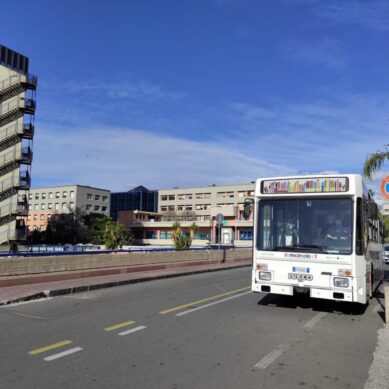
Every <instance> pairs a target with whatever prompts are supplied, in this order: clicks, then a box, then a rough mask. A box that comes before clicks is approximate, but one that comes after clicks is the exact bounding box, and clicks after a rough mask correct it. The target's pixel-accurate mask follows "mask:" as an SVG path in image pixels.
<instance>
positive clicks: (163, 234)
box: [159, 231, 172, 239]
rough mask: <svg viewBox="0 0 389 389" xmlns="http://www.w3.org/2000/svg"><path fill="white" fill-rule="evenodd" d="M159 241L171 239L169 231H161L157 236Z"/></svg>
mask: <svg viewBox="0 0 389 389" xmlns="http://www.w3.org/2000/svg"><path fill="white" fill-rule="evenodd" d="M159 237H160V239H171V238H172V232H171V231H161V232H160V234H159Z"/></svg>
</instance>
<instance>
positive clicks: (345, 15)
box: [315, 0, 389, 31]
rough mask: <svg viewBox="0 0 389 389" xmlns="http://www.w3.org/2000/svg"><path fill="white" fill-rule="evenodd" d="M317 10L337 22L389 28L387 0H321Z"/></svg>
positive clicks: (388, 4)
mask: <svg viewBox="0 0 389 389" xmlns="http://www.w3.org/2000/svg"><path fill="white" fill-rule="evenodd" d="M315 12H316V13H317V14H318V15H319V16H321V17H323V18H326V19H329V20H334V21H336V22H341V23H352V24H359V25H362V26H365V27H368V28H370V29H374V30H380V31H387V30H389V2H388V1H387V0H369V1H366V0H348V1H333V0H329V1H325V2H319V6H318V7H317V8H316V11H315Z"/></svg>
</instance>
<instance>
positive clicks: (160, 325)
mask: <svg viewBox="0 0 389 389" xmlns="http://www.w3.org/2000/svg"><path fill="white" fill-rule="evenodd" d="M249 284H250V269H249V268H243V269H242V268H241V269H235V270H227V271H221V272H217V273H205V274H199V275H193V276H186V277H179V278H172V279H165V280H158V281H152V282H147V283H143V284H134V285H128V286H122V287H118V288H113V289H106V290H98V291H94V292H86V293H80V294H75V295H69V296H63V297H56V298H52V299H47V300H42V301H39V302H31V303H25V304H19V305H14V306H9V307H3V308H0V323H1V329H2V331H1V335H0V339H1V346H2V347H1V348H0V361H1V364H0V387H1V388H2V389H8V388H12V389H13V388H15V389H19V388H20V389H21V388H23V389H25V388H40V389H45V388H50V389H52V388H72V389H74V388H83V389H88V388H93V389H96V388H136V389H138V388H140V389H141V388H147V389H150V388H152V389H154V388H155V389H165V388H166V389H181V388H190V389H192V388H198V389H200V388H201V389H207V388H212V389H217V388H223V389H229V388H234V389H236V388H288V389H290V388H323V389H324V388H325V389H327V388H353V389H355V388H363V386H364V383H365V381H366V380H367V376H368V369H369V366H370V364H371V362H372V360H373V352H374V349H375V345H376V340H377V330H378V329H380V328H382V326H383V314H382V307H381V304H382V300H383V296H382V295H380V294H378V295H377V297H376V298H374V299H373V300H371V302H370V304H369V306H368V307H367V308H366V310H364V312H355V311H353V310H351V309H350V307H349V306H348V305H347V304H344V303H343V304H342V303H333V302H326V301H320V300H313V299H309V298H301V299H300V298H291V297H283V296H265V295H262V294H253V293H251V292H249Z"/></svg>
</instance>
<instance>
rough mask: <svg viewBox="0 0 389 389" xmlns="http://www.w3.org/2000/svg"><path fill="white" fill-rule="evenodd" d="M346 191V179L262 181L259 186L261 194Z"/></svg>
mask: <svg viewBox="0 0 389 389" xmlns="http://www.w3.org/2000/svg"><path fill="white" fill-rule="evenodd" d="M347 191H348V178H347V177H325V178H291V179H283V180H265V181H262V185H261V193H263V194H286V193H327V192H347Z"/></svg>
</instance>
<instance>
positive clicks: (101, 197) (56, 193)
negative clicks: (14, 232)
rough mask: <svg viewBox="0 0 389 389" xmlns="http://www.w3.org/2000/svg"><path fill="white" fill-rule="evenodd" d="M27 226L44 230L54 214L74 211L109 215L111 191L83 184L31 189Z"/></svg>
mask: <svg viewBox="0 0 389 389" xmlns="http://www.w3.org/2000/svg"><path fill="white" fill-rule="evenodd" d="M28 202H29V213H28V218H27V226H28V228H29V230H30V231H33V230H35V229H36V230H40V231H44V230H45V229H46V227H47V223H48V221H49V220H50V219H51V217H52V216H53V215H54V214H61V213H70V212H74V211H75V210H76V208H78V209H80V210H81V211H83V212H85V213H100V214H103V215H106V216H109V213H110V191H109V190H105V189H99V188H92V187H90V186H83V185H64V186H52V187H46V188H33V189H31V190H30V193H29V197H28Z"/></svg>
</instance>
